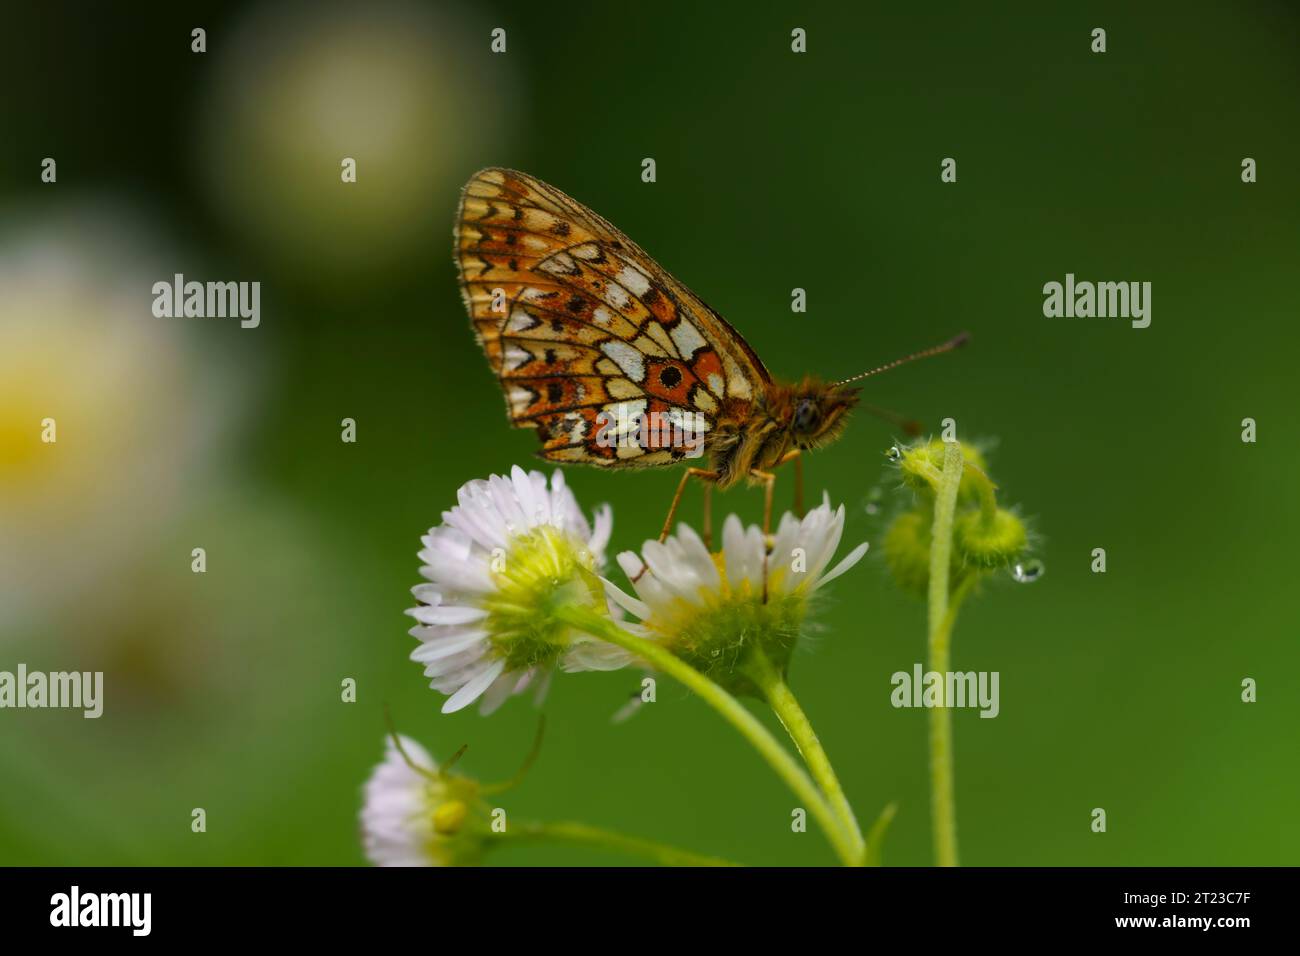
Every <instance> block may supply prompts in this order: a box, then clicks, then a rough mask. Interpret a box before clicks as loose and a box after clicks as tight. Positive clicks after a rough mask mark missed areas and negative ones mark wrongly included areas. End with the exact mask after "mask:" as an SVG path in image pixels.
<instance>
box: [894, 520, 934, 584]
mask: <svg viewBox="0 0 1300 956" xmlns="http://www.w3.org/2000/svg"><path fill="white" fill-rule="evenodd" d="M884 551H885V563H886V564H887V565H888V566H889V571H890V573H891V574H892V575H893V576H894V582H895V583H896V584H897V585H898V586H899V587H900V588H901V589H902V590H904V591H906V592H907V593H909V594H914V595H916V596H917V597H924V596H925V590H926V588H927V587H928V586H929V583H930V518H929V516H928V515H926V514H922V513H919V512H916V511H907V512H904V513H903V514H901V515H899V516H898V517H897V518H895V519H894V523H893V524H891V525H890V526H889V530H887V531H886V532H885V542H884Z"/></svg>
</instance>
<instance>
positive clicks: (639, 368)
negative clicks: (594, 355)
mask: <svg viewBox="0 0 1300 956" xmlns="http://www.w3.org/2000/svg"><path fill="white" fill-rule="evenodd" d="M600 350H601V351H602V352H604V353H605V354H606V355H608V356H609V357H610V358H612V359H613V360H614V362H615V363H616V364H617V365H618V367H619V368H620V369H622V370H623V374H624V375H626V376H627V377H628V378H630V379H631V380H632V381H634V382H641V381H644V380H645V359H644V358H643V357H642V355H641V353H640V352H638V351H637V350H636V349H634V348H632V346H630V345H628V344H627V343H626V342H623V341H619V340H614V341H610V342H605V343H604V344H602V345H601V347H600Z"/></svg>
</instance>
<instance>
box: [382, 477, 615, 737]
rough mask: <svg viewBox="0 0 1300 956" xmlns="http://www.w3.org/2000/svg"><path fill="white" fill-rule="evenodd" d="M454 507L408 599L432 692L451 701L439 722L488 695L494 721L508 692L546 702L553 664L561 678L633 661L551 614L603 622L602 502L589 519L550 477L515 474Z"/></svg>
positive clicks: (479, 486) (424, 556)
mask: <svg viewBox="0 0 1300 956" xmlns="http://www.w3.org/2000/svg"><path fill="white" fill-rule="evenodd" d="M458 497H459V504H457V505H456V507H454V508H452V509H451V510H450V511H445V512H443V515H442V519H443V523H442V524H441V525H439V526H438V527H436V528H432V529H431V530H430V531H429V533H428V534H427V535H425V536H424V537H423V538H422V539H421V540H422V541H423V542H424V550H422V551H421V552H420V559H421V560H422V561H423V562H424V566H423V567H422V568H420V573H421V574H422V575H423V576H424V577H425V578H426V579H427V582H428V583H425V584H418V585H416V586H415V587H414V588H412V589H411V590H412V593H413V594H414V595H415V598H416V600H417V601H419V602H420V604H419V606H418V607H415V608H412V609H411V610H409V611H407V613H408V614H410V615H411V616H412V617H414V618H415V619H416V621H418V622H419V623H418V625H417V626H416V627H413V628H411V631H410V633H411V635H412V636H413V637H416V638H418V639H419V640H420V646H419V647H417V648H416V649H415V650H414V651H412V652H411V659H412V660H414V661H417V662H419V663H421V664H423V665H424V674H425V676H426V677H429V678H431V680H430V684H429V686H431V687H432V688H433V689H434V690H436V691H438V692H439V693H442V694H447V695H449V697H448V700H447V701H446V703H445V704H443V707H442V710H443V713H451V712H453V711H457V710H460V709H461V708H463V707H466V706H468V705H469V704H471V703H473V702H474V701H475V700H477V699H479V698H480V697H482V698H483V704H482V711H483V713H485V714H486V713H491V712H492V711H493V710H495V709H496V708H497V707H499V706H501V704H502V703H503V702H504V701H505V700H506V698H507V697H509V696H511V695H512V694H518V693H522V692H523V691H525V690H527V689H528V688H530V687H532V688H536V689H537V692H538V697H539V699H540V697H541V695H542V694H544V693H545V691H546V687H547V686H548V684H549V681H550V677H551V674H552V673H553V672H554V669H555V667H556V666H559V667H560V668H562V669H563V670H566V671H581V670H615V669H617V668H619V667H622V666H624V665H625V664H627V663H628V662H629V660H630V659H631V657H630V655H629V654H628V653H627V652H625V651H623V650H622V649H620V648H617V647H614V646H613V645H611V644H607V643H605V642H603V641H599V640H596V639H595V638H592V637H590V636H588V635H586V634H583V633H582V632H580V631H576V630H574V629H573V628H571V627H569V626H568V625H567V624H564V623H562V622H559V621H557V620H555V618H554V617H553V615H552V614H551V613H550V611H551V609H553V608H555V607H558V606H559V605H561V604H564V603H578V604H582V605H585V606H589V607H593V608H597V609H599V610H600V611H601V612H602V613H610V612H611V609H612V607H613V606H612V605H611V604H610V603H609V602H608V601H607V599H606V598H605V596H604V593H603V591H602V589H601V584H600V579H599V577H598V576H597V575H598V573H599V571H600V569H601V567H602V566H603V564H604V560H605V555H604V552H605V546H606V544H608V543H609V535H610V530H611V529H612V527H613V518H612V516H611V513H610V509H609V506H608V505H602V506H601V507H600V508H598V509H597V510H596V513H595V520H594V522H592V523H589V522H588V521H587V518H586V516H585V515H583V513H582V510H581V509H580V508H579V507H578V503H577V501H576V500H575V499H574V497H573V492H571V491H570V490H569V489H568V487H566V485H565V483H564V476H563V475H562V474H561V473H560V472H558V471H557V472H556V473H555V474H554V475H552V476H551V482H550V487H549V488H548V487H547V483H546V478H545V476H544V475H542V473H541V472H537V471H534V472H531V473H526V472H525V471H524V470H523V469H522V468H520V467H518V466H515V467H514V468H513V469H512V470H511V472H510V477H509V478H507V477H505V476H503V475H493V476H492V477H491V478H489V479H487V480H486V481H481V480H477V481H471V482H469V483H468V484H466V485H465V486H463V487H462V488H461V489H460V492H459V494H458Z"/></svg>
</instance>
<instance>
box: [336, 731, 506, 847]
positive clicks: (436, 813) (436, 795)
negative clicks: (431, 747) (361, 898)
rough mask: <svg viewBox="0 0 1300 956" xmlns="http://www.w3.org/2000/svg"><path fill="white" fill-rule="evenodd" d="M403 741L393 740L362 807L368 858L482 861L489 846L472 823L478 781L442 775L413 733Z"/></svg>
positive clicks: (390, 740)
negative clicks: (469, 815) (471, 809)
mask: <svg viewBox="0 0 1300 956" xmlns="http://www.w3.org/2000/svg"><path fill="white" fill-rule="evenodd" d="M400 739H401V745H402V749H401V750H398V748H397V745H396V744H395V743H394V741H393V739H392V738H391V737H390V738H389V739H388V742H387V747H386V749H385V752H384V760H383V762H382V763H380V764H379V766H377V767H375V769H374V771H373V772H372V773H371V775H370V779H369V780H368V781H366V786H365V799H364V803H363V804H362V807H361V840H362V846H363V848H364V850H365V854H366V859H368V860H369V861H370V862H371V863H373V864H374V865H375V866H456V865H467V864H471V863H476V862H478V859H479V857H480V856H481V854H482V850H483V844H482V841H481V838H480V835H479V834H478V833H477V831H476V830H475V828H474V827H473V826H466V821H467V816H468V814H469V812H470V805H471V803H472V802H473V800H474V795H475V790H476V786H475V784H474V783H473V781H471V780H469V779H468V778H466V777H460V776H452V775H446V776H443V775H440V774H439V773H438V765H437V763H435V762H434V760H433V758H432V757H431V756H429V752H428V751H427V750H425V749H424V748H423V747H421V746H420V745H419V744H418V743H416V742H415V741H414V740H411V739H410V738H409V737H401V738H400ZM402 750H404V751H405V752H406V756H405V757H404V756H403V755H402ZM408 757H409V758H410V761H411V764H414V765H415V766H414V767H412V766H411V764H408V763H407V758H408ZM416 767H419V768H420V770H417V769H415V768H416ZM421 770H422V771H424V772H421Z"/></svg>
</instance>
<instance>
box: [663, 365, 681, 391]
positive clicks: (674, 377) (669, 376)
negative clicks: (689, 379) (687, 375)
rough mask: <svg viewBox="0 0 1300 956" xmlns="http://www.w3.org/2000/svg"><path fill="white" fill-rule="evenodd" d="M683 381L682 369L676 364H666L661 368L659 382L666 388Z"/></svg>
mask: <svg viewBox="0 0 1300 956" xmlns="http://www.w3.org/2000/svg"><path fill="white" fill-rule="evenodd" d="M681 382H682V370H681V369H679V368H678V367H677V366H676V365H665V366H664V367H663V368H661V369H660V370H659V384H661V385H663V387H664V388H676V387H677V386H678V385H680V384H681Z"/></svg>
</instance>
